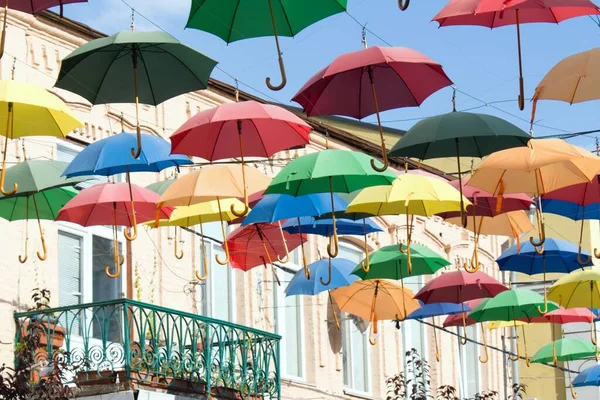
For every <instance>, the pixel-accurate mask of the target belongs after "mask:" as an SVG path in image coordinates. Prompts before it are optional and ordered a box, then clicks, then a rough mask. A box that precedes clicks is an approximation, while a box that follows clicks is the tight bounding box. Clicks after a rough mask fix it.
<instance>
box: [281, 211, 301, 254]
mask: <svg viewBox="0 0 600 400" xmlns="http://www.w3.org/2000/svg"><path fill="white" fill-rule="evenodd" d="M277 223H278V224H279V233H281V240H282V241H283V248H284V250H285V257H284V258H281V257H279V254H278V255H277V261H279V262H280V263H282V264H285V263H288V262H289V261H290V251H289V250H288V246H287V241H286V240H285V235H284V234H283V229H281V221H277ZM300 241H302V235H301V236H300Z"/></svg>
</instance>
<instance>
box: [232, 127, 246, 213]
mask: <svg viewBox="0 0 600 400" xmlns="http://www.w3.org/2000/svg"><path fill="white" fill-rule="evenodd" d="M237 129H238V139H239V142H240V158H241V160H242V166H241V168H242V183H243V185H244V208H243V209H242V211H237V210H236V209H235V204H231V213H232V214H233V215H235V216H236V217H238V218H241V217H244V216H246V214H248V212H249V211H250V206H249V205H248V189H247V187H246V169H245V168H244V144H243V141H242V121H241V120H238V121H237Z"/></svg>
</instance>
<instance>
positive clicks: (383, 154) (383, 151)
mask: <svg viewBox="0 0 600 400" xmlns="http://www.w3.org/2000/svg"><path fill="white" fill-rule="evenodd" d="M368 73H369V81H370V82H371V93H372V94H373V105H374V106H375V114H376V115H377V127H378V128H379V139H380V140H381V158H382V159H383V166H381V167H379V166H377V165H376V164H375V160H374V159H371V168H373V169H374V170H375V171H377V172H383V171H385V170H386V169H388V167H389V165H390V162H389V161H388V157H387V149H386V148H385V139H384V138H383V127H382V126H381V118H380V116H379V103H378V102H377V90H375V80H374V79H373V70H372V69H371V67H368Z"/></svg>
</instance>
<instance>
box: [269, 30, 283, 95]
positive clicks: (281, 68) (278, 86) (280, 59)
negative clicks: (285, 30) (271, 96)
mask: <svg viewBox="0 0 600 400" xmlns="http://www.w3.org/2000/svg"><path fill="white" fill-rule="evenodd" d="M275 38H276V39H275V40H277V41H278V42H279V40H278V39H277V36H275ZM277 52H278V53H279V71H281V83H280V84H279V85H277V86H274V85H273V84H271V78H269V77H267V79H265V83H266V84H267V87H268V88H269V89H271V90H274V91H277V90H281V89H283V88H284V87H285V85H287V75H286V73H285V65H284V63H283V57H281V53H280V52H279V43H277Z"/></svg>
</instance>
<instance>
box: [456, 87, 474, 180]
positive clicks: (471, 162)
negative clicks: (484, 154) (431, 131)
mask: <svg viewBox="0 0 600 400" xmlns="http://www.w3.org/2000/svg"><path fill="white" fill-rule="evenodd" d="M452 112H456V86H452ZM472 162H473V159H471V163H472ZM472 168H473V167H472V166H471V169H472Z"/></svg>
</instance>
